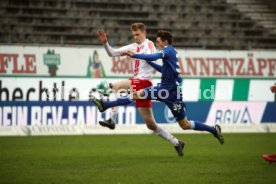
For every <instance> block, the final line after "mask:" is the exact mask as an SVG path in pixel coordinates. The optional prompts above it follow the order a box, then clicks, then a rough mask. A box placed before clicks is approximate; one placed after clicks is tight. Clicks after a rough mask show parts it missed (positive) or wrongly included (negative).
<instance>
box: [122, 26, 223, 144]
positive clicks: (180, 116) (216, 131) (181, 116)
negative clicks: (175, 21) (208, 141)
mask: <svg viewBox="0 0 276 184" xmlns="http://www.w3.org/2000/svg"><path fill="white" fill-rule="evenodd" d="M172 41H173V36H172V34H171V33H170V32H168V31H158V32H157V39H156V46H157V47H158V49H159V50H160V52H157V53H155V54H134V53H132V52H127V53H125V54H126V55H129V56H130V57H132V58H137V59H144V60H146V61H148V63H149V64H150V65H151V66H152V67H153V68H155V69H156V70H157V71H158V72H160V73H162V77H161V83H160V84H159V85H157V86H153V87H148V88H145V89H142V90H139V91H137V92H134V93H133V97H132V98H133V100H138V99H152V100H153V99H155V100H159V101H162V102H164V103H165V104H166V105H167V106H168V107H169V109H170V110H171V112H172V114H173V115H174V117H175V119H176V120H177V121H178V123H179V125H180V127H181V128H182V129H184V130H186V129H193V130H198V131H208V132H210V133H212V134H213V135H214V136H215V137H216V138H217V139H218V140H219V142H220V143H221V144H223V143H224V138H223V136H222V134H221V128H220V126H219V125H215V126H214V127H212V126H209V125H206V124H205V123H202V122H199V121H192V120H190V121H189V120H188V119H187V118H186V108H185V104H184V102H183V101H182V90H181V87H180V84H181V82H182V78H181V77H180V73H179V63H178V59H177V52H176V50H175V48H174V47H173V46H172ZM157 59H162V61H163V65H162V66H161V65H158V64H156V63H154V62H152V61H154V60H157Z"/></svg>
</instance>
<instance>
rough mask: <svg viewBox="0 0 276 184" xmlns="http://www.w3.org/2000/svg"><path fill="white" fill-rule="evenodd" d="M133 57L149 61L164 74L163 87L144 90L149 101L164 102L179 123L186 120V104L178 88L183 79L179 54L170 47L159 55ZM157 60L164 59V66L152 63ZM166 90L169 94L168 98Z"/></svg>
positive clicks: (135, 55) (136, 55)
mask: <svg viewBox="0 0 276 184" xmlns="http://www.w3.org/2000/svg"><path fill="white" fill-rule="evenodd" d="M132 57H134V58H138V59H144V60H147V61H148V63H149V64H150V65H151V66H152V67H153V68H155V69H156V70H157V71H159V72H161V73H162V77H161V85H159V86H152V87H148V88H145V89H144V92H145V94H146V96H147V99H151V100H159V101H162V102H164V103H165V104H166V105H167V106H168V107H169V109H170V110H171V112H172V113H173V115H174V117H175V118H176V120H177V121H179V120H182V119H184V118H185V117H186V111H185V104H184V102H183V101H182V91H181V88H180V87H178V86H179V85H180V83H181V81H182V79H181V77H180V72H179V63H178V59H177V52H176V50H175V49H174V47H172V46H171V45H168V46H166V47H164V49H163V50H161V51H160V52H158V53H155V54H134V55H133V56H132ZM157 59H162V61H163V65H162V66H160V65H158V64H156V63H154V62H151V61H153V60H157ZM164 90H165V91H167V92H168V95H167V96H166V92H165V91H164Z"/></svg>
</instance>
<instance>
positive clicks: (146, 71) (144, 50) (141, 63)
mask: <svg viewBox="0 0 276 184" xmlns="http://www.w3.org/2000/svg"><path fill="white" fill-rule="evenodd" d="M104 48H105V50H106V52H107V53H108V55H109V56H112V57H113V56H120V55H121V54H122V53H124V52H127V51H132V52H134V53H136V54H153V53H155V46H154V43H153V42H152V41H150V40H148V39H146V40H145V41H144V42H143V43H141V44H137V43H132V44H129V45H126V46H124V47H121V48H119V49H113V48H112V47H111V46H110V45H109V44H108V43H106V44H105V45H104ZM131 61H132V69H133V75H134V78H137V79H147V80H151V79H152V76H151V73H152V71H153V68H152V67H151V66H150V65H149V64H148V63H147V61H145V60H142V59H135V58H131Z"/></svg>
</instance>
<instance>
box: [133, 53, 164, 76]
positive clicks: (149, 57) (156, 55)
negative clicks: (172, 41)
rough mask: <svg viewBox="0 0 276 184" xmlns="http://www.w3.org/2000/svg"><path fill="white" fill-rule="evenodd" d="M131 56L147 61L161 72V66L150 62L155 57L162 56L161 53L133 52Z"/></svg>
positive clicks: (159, 57)
mask: <svg viewBox="0 0 276 184" xmlns="http://www.w3.org/2000/svg"><path fill="white" fill-rule="evenodd" d="M131 57H133V58H137V59H144V60H146V61H148V64H149V65H150V66H152V67H153V68H154V69H155V70H157V71H158V72H160V73H161V72H162V66H161V65H158V64H156V63H154V62H152V61H155V60H157V59H161V58H163V53H161V52H158V53H155V54H133V55H132V56H131Z"/></svg>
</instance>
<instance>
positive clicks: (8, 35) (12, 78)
mask: <svg viewBox="0 0 276 184" xmlns="http://www.w3.org/2000/svg"><path fill="white" fill-rule="evenodd" d="M0 17H1V19H0V136H1V137H0V157H1V158H0V159H1V166H0V176H1V177H0V183H160V182H165V183H180V182H192V183H195V182H196V183H210V182H221V183H237V182H251V183H275V179H273V174H274V173H275V172H274V173H273V169H271V167H272V168H274V169H275V167H274V166H275V165H269V166H271V167H268V165H266V164H265V163H264V162H262V160H261V157H260V155H261V154H263V153H273V152H276V141H275V140H276V139H275V138H276V137H275V136H276V134H275V132H276V115H275V114H276V103H275V101H276V95H275V93H274V94H273V93H271V92H270V89H269V88H270V87H271V86H273V85H275V84H276V2H274V1H270V0H170V1H167V0H133V1H129V0H68V1H65V0H2V1H0ZM134 22H143V23H145V24H146V25H147V35H148V38H149V39H150V40H153V41H155V33H156V31H157V30H159V29H165V30H169V31H171V32H172V33H173V34H174V37H175V38H174V44H173V45H174V46H175V47H176V48H177V49H178V51H179V61H180V64H181V73H182V75H183V84H182V85H183V91H184V97H183V98H184V101H186V102H187V107H188V117H189V118H190V119H197V120H200V121H203V122H206V123H208V124H210V125H214V123H218V124H220V125H221V126H222V129H223V131H224V132H226V135H225V137H226V144H225V145H223V146H222V147H218V145H216V144H215V143H213V142H214V140H213V139H212V138H211V137H210V136H207V135H206V134H190V133H193V131H185V132H183V131H182V130H181V129H180V128H179V127H178V125H177V124H176V123H175V122H174V119H173V118H172V115H171V114H170V112H169V111H168V109H167V108H166V107H165V106H164V104H162V103H160V102H154V103H153V110H154V115H155V118H156V120H157V122H158V123H160V125H161V126H163V127H164V128H166V129H168V130H169V131H171V132H173V133H176V134H177V136H178V137H179V138H181V139H184V140H187V141H188V145H189V147H187V154H186V158H185V160H180V159H179V158H176V156H175V153H174V152H173V150H172V149H167V147H169V145H168V144H166V143H164V142H162V140H159V139H158V138H155V137H154V136H151V135H145V134H150V133H151V132H150V131H149V130H147V129H146V127H145V125H144V124H143V121H142V118H141V117H140V115H139V113H138V112H137V110H136V109H135V106H134V105H133V104H132V105H129V106H126V107H120V109H119V117H118V126H117V129H116V130H114V131H110V130H107V129H105V128H102V127H100V126H99V125H98V121H99V120H101V119H106V118H108V117H109V112H107V113H105V114H101V113H99V112H98V111H97V109H96V108H95V106H93V105H92V104H91V103H89V102H88V94H89V92H90V91H91V89H92V88H93V87H95V86H96V85H97V84H99V82H100V81H101V80H103V79H106V80H108V81H118V80H120V79H122V78H124V79H126V78H129V77H131V76H132V71H131V68H132V65H131V63H129V60H128V58H126V57H125V56H124V57H114V58H109V57H108V56H107V54H106V53H105V51H104V49H103V48H102V47H101V45H100V43H99V40H98V38H97V32H96V31H97V29H99V28H103V29H105V30H106V32H107V34H108V38H109V43H110V44H111V45H112V46H114V47H119V46H123V45H126V44H129V43H132V41H133V40H132V37H131V34H130V25H131V24H132V23H134ZM153 76H154V80H153V82H154V83H155V84H156V83H157V82H158V81H159V80H160V75H159V74H158V73H153ZM95 134H103V135H95ZM106 134H111V135H106ZM114 134H127V135H114ZM130 134H139V135H130ZM140 134H142V135H140ZM30 135H31V137H26V136H30ZM33 135H47V136H46V137H44V136H43V137H37V136H33ZM48 135H81V136H72V137H71V136H68V137H67V136H66V137H65V136H64V137H62V136H48ZM84 135H86V136H84ZM7 136H8V137H7ZM9 136H16V137H9ZM17 136H24V137H17ZM209 139H210V140H209ZM200 140H205V141H206V142H202V141H200ZM213 144H214V145H213ZM133 146H135V148H134V147H133ZM210 147H212V149H210ZM137 158H138V159H137ZM161 163H162V164H161ZM105 171H106V173H109V174H107V175H106V174H105ZM134 171H137V172H138V174H137V172H134ZM182 171H183V173H187V175H186V176H185V177H184V175H183V173H182ZM32 173H35V174H34V175H33V174H32ZM43 173H46V174H43ZM254 173H256V174H254ZM256 175H258V178H256ZM198 176H200V177H198ZM42 178H45V179H46V180H42ZM274 178H275V177H274Z"/></svg>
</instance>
